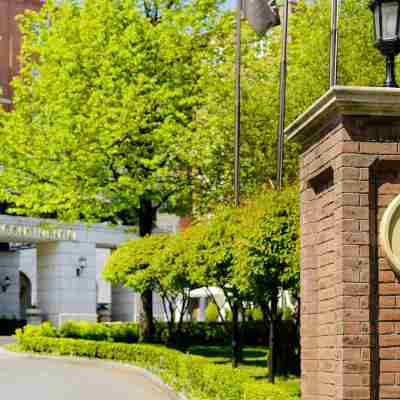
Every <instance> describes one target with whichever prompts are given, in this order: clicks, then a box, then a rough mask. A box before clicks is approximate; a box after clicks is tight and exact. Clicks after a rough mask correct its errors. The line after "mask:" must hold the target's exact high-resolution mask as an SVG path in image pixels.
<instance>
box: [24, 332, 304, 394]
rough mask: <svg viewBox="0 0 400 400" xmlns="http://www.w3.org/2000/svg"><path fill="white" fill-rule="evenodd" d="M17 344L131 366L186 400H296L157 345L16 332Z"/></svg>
mask: <svg viewBox="0 0 400 400" xmlns="http://www.w3.org/2000/svg"><path fill="white" fill-rule="evenodd" d="M18 344H19V346H20V349H21V350H23V351H27V352H35V353H46V354H58V355H69V356H82V357H90V358H99V359H108V360H116V361H123V362H128V363H133V364H135V365H138V366H140V367H143V368H146V369H148V370H149V371H151V372H153V373H155V374H157V375H158V376H160V377H161V378H162V379H163V380H164V381H165V382H166V383H167V384H169V385H170V386H171V387H173V388H174V389H175V390H176V391H177V392H181V393H184V394H185V395H186V396H187V398H188V399H189V400H298V399H299V398H300V397H299V393H298V390H297V389H296V388H294V389H293V390H288V389H285V388H284V387H283V386H279V385H271V384H269V383H266V382H256V381H255V380H254V379H253V378H251V377H250V376H249V375H247V374H246V373H244V372H243V371H241V370H238V369H232V368H231V367H230V366H225V365H215V364H213V363H212V362H210V361H209V360H207V359H206V358H203V357H199V356H191V355H187V354H183V353H180V352H178V351H176V350H172V349H167V348H165V347H162V346H157V345H142V344H126V343H110V342H102V341H93V340H77V339H65V338H50V337H38V336H31V335H26V334H23V332H22V331H19V334H18Z"/></svg>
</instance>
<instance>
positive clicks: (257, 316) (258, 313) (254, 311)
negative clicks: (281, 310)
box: [250, 307, 263, 321]
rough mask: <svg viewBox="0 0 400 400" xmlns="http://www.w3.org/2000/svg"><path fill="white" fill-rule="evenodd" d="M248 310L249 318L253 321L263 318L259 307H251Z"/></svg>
mask: <svg viewBox="0 0 400 400" xmlns="http://www.w3.org/2000/svg"><path fill="white" fill-rule="evenodd" d="M250 311H251V318H252V319H253V321H262V320H263V313H262V311H261V308H260V307H256V308H253V309H251V310H250Z"/></svg>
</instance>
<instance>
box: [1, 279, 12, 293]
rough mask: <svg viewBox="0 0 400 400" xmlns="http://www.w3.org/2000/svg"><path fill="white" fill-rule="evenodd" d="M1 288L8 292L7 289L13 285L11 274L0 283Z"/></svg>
mask: <svg viewBox="0 0 400 400" xmlns="http://www.w3.org/2000/svg"><path fill="white" fill-rule="evenodd" d="M0 286H1V290H2V291H3V292H6V291H7V289H8V288H9V287H10V286H11V279H10V277H9V276H6V277H5V278H4V279H3V280H2V281H1V283H0Z"/></svg>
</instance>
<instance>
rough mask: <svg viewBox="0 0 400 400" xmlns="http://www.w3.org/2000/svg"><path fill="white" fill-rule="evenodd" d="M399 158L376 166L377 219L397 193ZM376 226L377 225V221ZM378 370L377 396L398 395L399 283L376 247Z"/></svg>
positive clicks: (399, 387)
mask: <svg viewBox="0 0 400 400" xmlns="http://www.w3.org/2000/svg"><path fill="white" fill-rule="evenodd" d="M399 172H400V161H397V162H396V161H394V162H386V163H385V162H383V163H381V165H380V166H379V167H378V168H377V169H376V173H375V178H376V194H377V219H378V222H379V221H380V219H381V217H382V215H383V212H384V211H385V209H386V207H387V205H388V204H389V203H390V201H391V200H393V199H394V197H396V195H398V194H399V193H400V175H399ZM378 228H379V225H378ZM378 256H379V259H378V263H379V290H378V294H379V311H378V329H379V347H380V351H379V356H380V363H379V370H380V371H379V372H380V398H381V399H399V398H400V335H399V334H400V285H399V283H398V279H397V278H396V277H395V275H394V273H393V272H392V269H391V268H390V266H389V264H388V262H387V260H386V258H385V257H384V254H383V252H382V251H381V249H379V253H378Z"/></svg>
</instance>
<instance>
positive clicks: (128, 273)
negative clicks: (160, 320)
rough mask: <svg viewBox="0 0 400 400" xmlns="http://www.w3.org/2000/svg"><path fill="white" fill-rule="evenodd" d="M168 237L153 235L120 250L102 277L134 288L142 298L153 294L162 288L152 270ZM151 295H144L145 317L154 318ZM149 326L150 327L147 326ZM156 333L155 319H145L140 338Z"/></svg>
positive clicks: (132, 241) (109, 259) (123, 246)
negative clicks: (148, 333) (149, 333)
mask: <svg viewBox="0 0 400 400" xmlns="http://www.w3.org/2000/svg"><path fill="white" fill-rule="evenodd" d="M168 240H169V236H167V235H151V236H145V237H141V238H138V239H134V240H130V241H129V242H127V243H125V244H123V245H121V246H120V247H118V249H117V250H116V251H114V252H113V253H112V254H111V256H110V257H109V258H108V259H107V263H106V265H105V267H104V270H103V277H104V279H105V280H107V281H109V282H111V283H112V284H114V285H116V284H120V285H123V286H125V287H128V288H132V289H134V290H135V291H136V292H138V293H140V294H141V295H143V294H146V293H152V292H153V290H156V289H157V288H158V286H159V284H158V278H159V277H158V276H157V275H155V274H154V270H153V269H152V268H151V265H152V261H153V260H154V256H155V255H158V253H159V252H160V250H162V249H164V248H165V246H166V244H167V243H168ZM152 299H153V298H152V296H142V306H143V308H144V315H151V316H152V315H153V302H152ZM146 324H150V326H146ZM153 330H154V321H153V318H152V317H151V318H149V319H146V321H144V323H143V324H142V329H141V339H142V341H143V340H144V339H147V340H148V338H145V335H146V334H147V333H146V332H148V331H150V332H151V331H153Z"/></svg>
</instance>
